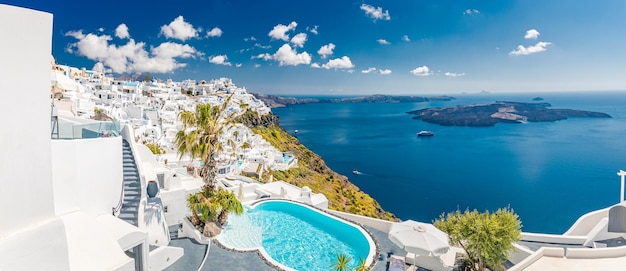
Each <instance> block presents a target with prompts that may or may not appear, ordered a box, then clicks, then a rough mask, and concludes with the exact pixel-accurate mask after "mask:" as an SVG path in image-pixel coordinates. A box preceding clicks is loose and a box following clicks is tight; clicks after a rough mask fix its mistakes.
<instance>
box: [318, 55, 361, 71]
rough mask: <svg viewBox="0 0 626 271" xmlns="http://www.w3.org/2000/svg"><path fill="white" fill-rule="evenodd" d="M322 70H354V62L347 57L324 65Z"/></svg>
mask: <svg viewBox="0 0 626 271" xmlns="http://www.w3.org/2000/svg"><path fill="white" fill-rule="evenodd" d="M322 68H325V69H350V68H354V65H353V64H352V61H350V58H349V57H347V56H343V57H341V58H335V59H332V60H329V61H328V63H326V64H324V65H322Z"/></svg>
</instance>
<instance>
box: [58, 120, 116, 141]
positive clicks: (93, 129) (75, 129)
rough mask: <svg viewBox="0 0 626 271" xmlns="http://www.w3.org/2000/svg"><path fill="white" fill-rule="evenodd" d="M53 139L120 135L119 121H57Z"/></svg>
mask: <svg viewBox="0 0 626 271" xmlns="http://www.w3.org/2000/svg"><path fill="white" fill-rule="evenodd" d="M55 128H56V129H55V134H54V135H55V136H54V137H53V138H54V139H83V138H99V137H117V136H120V123H119V122H109V121H102V122H98V123H87V124H75V123H58V124H57V126H56V127H55Z"/></svg>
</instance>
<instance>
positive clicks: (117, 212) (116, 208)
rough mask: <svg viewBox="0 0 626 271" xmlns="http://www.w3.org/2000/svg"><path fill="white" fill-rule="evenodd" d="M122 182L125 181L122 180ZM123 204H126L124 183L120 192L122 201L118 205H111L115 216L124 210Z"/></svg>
mask: <svg viewBox="0 0 626 271" xmlns="http://www.w3.org/2000/svg"><path fill="white" fill-rule="evenodd" d="M122 182H124V181H123V180H122ZM122 204H124V184H123V183H122V190H121V192H120V201H119V202H117V206H115V207H111V209H112V212H111V213H112V215H113V216H115V217H117V216H118V215H119V214H120V212H121V211H122Z"/></svg>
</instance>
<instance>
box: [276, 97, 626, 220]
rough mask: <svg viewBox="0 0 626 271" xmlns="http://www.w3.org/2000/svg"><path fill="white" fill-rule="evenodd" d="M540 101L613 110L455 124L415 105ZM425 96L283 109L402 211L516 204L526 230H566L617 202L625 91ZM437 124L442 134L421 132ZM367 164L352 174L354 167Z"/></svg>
mask: <svg viewBox="0 0 626 271" xmlns="http://www.w3.org/2000/svg"><path fill="white" fill-rule="evenodd" d="M536 96H541V97H543V98H544V100H543V101H542V102H548V103H551V104H552V108H569V109H578V110H591V111H599V112H604V113H608V114H610V115H611V116H612V117H613V118H608V119H604V118H570V119H567V120H562V121H556V122H540V123H533V122H530V123H527V124H506V123H501V124H497V125H496V126H493V127H450V126H440V125H437V124H430V123H426V122H423V121H420V120H413V119H411V117H412V115H409V114H407V113H406V112H407V111H411V110H416V109H421V108H428V107H442V106H450V105H456V104H476V103H491V102H494V101H502V100H504V101H516V102H533V101H532V98H533V97H536ZM454 97H455V98H456V99H455V100H453V101H434V102H421V103H316V104H305V105H295V106H289V107H285V108H275V109H273V112H274V113H276V114H277V115H279V116H280V124H281V126H283V128H285V129H286V130H287V131H289V132H291V133H293V131H294V130H296V129H297V130H298V133H297V137H298V139H299V140H300V142H301V143H302V144H304V145H306V146H307V147H308V148H310V149H311V150H312V151H314V152H315V153H317V154H319V155H321V156H322V158H323V159H324V160H325V161H326V163H327V165H328V166H329V167H330V168H331V169H333V170H334V171H336V172H338V173H340V174H343V175H346V176H348V178H349V179H350V181H351V182H353V183H354V184H356V185H357V186H359V187H360V188H361V189H362V190H363V191H364V192H366V193H368V194H370V195H371V196H372V197H374V198H375V199H376V200H377V201H378V202H379V203H380V204H381V205H382V207H383V208H384V209H385V210H388V211H390V212H392V213H394V214H396V215H397V216H398V217H399V218H400V219H402V220H406V219H413V220H418V221H423V222H432V221H433V220H434V219H436V218H438V217H439V216H440V215H441V214H442V213H444V212H452V211H455V210H457V209H459V210H462V211H463V210H465V209H467V208H469V209H478V210H479V211H484V210H491V211H493V210H496V209H497V208H501V207H507V206H510V207H511V208H513V210H514V211H515V212H516V213H517V214H519V216H520V219H521V221H522V224H523V228H522V230H523V231H527V232H543V233H563V232H565V231H566V230H567V229H568V228H569V227H570V226H571V225H572V224H573V223H574V222H575V221H576V219H577V218H578V217H580V216H581V215H583V214H585V213H587V212H589V211H592V210H596V209H600V208H605V207H608V206H610V205H612V204H615V203H617V202H618V201H619V194H620V179H619V176H617V175H616V173H617V172H618V171H619V170H620V169H624V170H626V93H625V92H585V93H583V92H576V93H542V94H536V93H535V94H506V95H501V94H485V93H481V94H463V95H454ZM421 130H430V131H433V132H434V133H435V136H434V137H426V138H424V137H417V136H416V133H417V132H419V131H421ZM355 169H357V170H359V171H361V172H362V174H360V175H354V174H352V171H353V170H355Z"/></svg>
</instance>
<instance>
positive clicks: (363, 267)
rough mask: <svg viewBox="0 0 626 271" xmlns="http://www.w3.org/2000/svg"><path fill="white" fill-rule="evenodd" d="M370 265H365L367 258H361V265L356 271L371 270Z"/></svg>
mask: <svg viewBox="0 0 626 271" xmlns="http://www.w3.org/2000/svg"><path fill="white" fill-rule="evenodd" d="M369 270H370V267H369V266H367V265H365V259H360V260H359V266H357V267H356V268H355V269H354V271H369Z"/></svg>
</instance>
